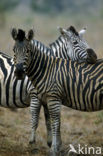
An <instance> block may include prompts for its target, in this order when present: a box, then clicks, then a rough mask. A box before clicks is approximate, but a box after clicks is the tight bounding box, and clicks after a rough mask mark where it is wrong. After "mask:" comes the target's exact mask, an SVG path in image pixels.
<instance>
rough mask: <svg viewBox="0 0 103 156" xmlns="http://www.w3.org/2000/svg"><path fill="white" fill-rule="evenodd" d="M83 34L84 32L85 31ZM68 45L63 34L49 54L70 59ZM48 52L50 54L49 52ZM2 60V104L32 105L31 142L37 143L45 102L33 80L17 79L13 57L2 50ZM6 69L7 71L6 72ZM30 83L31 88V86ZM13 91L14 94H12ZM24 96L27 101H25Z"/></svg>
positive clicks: (46, 113) (46, 114)
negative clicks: (37, 91) (37, 130)
mask: <svg viewBox="0 0 103 156" xmlns="http://www.w3.org/2000/svg"><path fill="white" fill-rule="evenodd" d="M83 30H84V29H82V30H81V31H80V32H79V36H80V35H81V32H83ZM82 34H84V32H83V33H82ZM33 44H34V45H38V46H40V45H39V44H40V42H39V41H36V40H35V41H33ZM66 46H67V43H66V39H65V38H64V36H62V35H61V36H60V37H59V38H58V39H57V40H56V41H55V42H53V43H51V44H50V48H52V53H51V54H49V55H53V56H57V57H62V58H67V59H69V56H68V52H67V50H66V49H67V48H66ZM58 48H59V50H58ZM60 49H61V50H60ZM48 51H49V50H48ZM46 53H47V54H48V52H46ZM0 60H1V65H0V67H1V71H0V72H1V74H0V75H2V77H1V78H0V86H1V87H0V88H1V90H0V91H1V94H0V97H1V101H0V106H3V107H7V108H12V107H14V108H21V107H29V106H30V110H31V114H32V133H31V137H30V141H29V142H30V143H35V141H36V129H37V126H38V120H39V119H38V118H39V113H40V109H41V105H43V103H41V102H39V101H38V99H37V97H36V91H35V89H34V87H33V86H32V87H33V88H32V87H31V82H30V81H29V80H28V78H27V77H25V78H24V81H18V80H17V79H15V78H14V64H13V59H12V58H11V57H10V56H8V55H7V54H5V53H2V52H0ZM4 71H6V73H5V72H4ZM4 77H5V78H4ZM4 79H6V82H5V83H4ZM26 83H27V84H28V85H27V86H26ZM29 85H30V87H31V88H29ZM22 88H23V89H22ZM31 90H32V91H33V93H31ZM28 91H29V92H28ZM11 92H12V93H13V94H11ZM22 92H23V94H22ZM2 93H5V94H2ZM30 94H31V95H32V97H30ZM33 94H34V95H33ZM10 95H13V96H12V98H11V97H10ZM22 97H23V100H24V101H25V102H26V103H25V102H23V100H22ZM30 103H31V105H30ZM37 103H39V104H37ZM37 106H38V107H37ZM43 107H44V115H45V120H46V127H47V144H48V146H51V126H50V121H49V120H50V117H49V115H48V114H49V113H48V109H47V107H46V105H43Z"/></svg>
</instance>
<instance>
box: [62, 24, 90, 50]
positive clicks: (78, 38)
mask: <svg viewBox="0 0 103 156" xmlns="http://www.w3.org/2000/svg"><path fill="white" fill-rule="evenodd" d="M59 31H60V33H61V34H62V35H63V36H64V38H65V39H66V40H67V47H68V53H72V51H73V50H74V48H75V47H76V46H78V47H79V48H82V49H85V50H86V49H88V48H89V45H88V44H87V42H86V41H85V39H84V38H83V35H84V33H85V32H86V28H84V29H82V30H80V31H79V32H77V30H76V29H75V28H74V27H73V26H70V27H69V28H68V29H67V30H66V29H64V28H61V27H59Z"/></svg>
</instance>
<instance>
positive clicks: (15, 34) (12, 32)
mask: <svg viewBox="0 0 103 156" xmlns="http://www.w3.org/2000/svg"><path fill="white" fill-rule="evenodd" d="M11 36H12V38H13V39H14V40H17V30H16V28H12V29H11Z"/></svg>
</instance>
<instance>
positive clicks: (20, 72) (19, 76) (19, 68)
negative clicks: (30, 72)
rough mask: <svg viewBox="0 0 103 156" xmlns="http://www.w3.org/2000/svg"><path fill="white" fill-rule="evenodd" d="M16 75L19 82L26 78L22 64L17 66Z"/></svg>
mask: <svg viewBox="0 0 103 156" xmlns="http://www.w3.org/2000/svg"><path fill="white" fill-rule="evenodd" d="M14 75H15V76H16V78H17V79H18V80H22V79H23V78H24V77H25V72H24V69H23V64H22V63H21V64H17V65H16V69H15V72H14Z"/></svg>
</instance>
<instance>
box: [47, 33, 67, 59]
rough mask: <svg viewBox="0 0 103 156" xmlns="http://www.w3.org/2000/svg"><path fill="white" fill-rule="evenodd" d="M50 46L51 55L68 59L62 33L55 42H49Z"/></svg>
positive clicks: (65, 42)
mask: <svg viewBox="0 0 103 156" xmlns="http://www.w3.org/2000/svg"><path fill="white" fill-rule="evenodd" d="M49 46H50V48H51V49H52V54H51V55H53V56H56V57H60V58H64V59H69V55H68V51H67V39H66V38H64V37H63V36H62V35H61V36H59V37H58V39H57V40H55V42H53V43H51V44H49Z"/></svg>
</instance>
